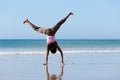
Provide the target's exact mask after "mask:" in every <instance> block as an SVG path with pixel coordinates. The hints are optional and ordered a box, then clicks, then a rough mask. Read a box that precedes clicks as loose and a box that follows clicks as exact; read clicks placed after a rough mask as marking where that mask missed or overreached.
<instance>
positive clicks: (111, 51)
mask: <svg viewBox="0 0 120 80" xmlns="http://www.w3.org/2000/svg"><path fill="white" fill-rule="evenodd" d="M45 53H46V51H0V55H36V54H45ZM57 53H58V51H57ZM63 53H64V54H76V53H79V54H82V53H89V54H94V53H120V49H106V50H105V49H104V50H103V49H100V50H99V49H96V50H63Z"/></svg>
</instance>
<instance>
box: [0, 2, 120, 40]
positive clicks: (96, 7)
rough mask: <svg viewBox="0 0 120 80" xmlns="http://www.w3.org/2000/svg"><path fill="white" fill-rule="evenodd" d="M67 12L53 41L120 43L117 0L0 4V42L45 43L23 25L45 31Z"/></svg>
mask: <svg viewBox="0 0 120 80" xmlns="http://www.w3.org/2000/svg"><path fill="white" fill-rule="evenodd" d="M69 12H73V13H74V15H72V16H70V17H69V18H68V20H67V21H66V22H65V23H64V24H63V25H62V26H61V28H60V29H59V31H58V32H57V33H56V38H57V39H120V0H0V39H45V38H46V36H45V35H44V34H40V33H38V32H36V31H34V30H33V29H32V28H31V27H30V26H29V25H28V24H23V21H24V20H25V19H26V18H28V19H29V20H30V21H31V22H32V23H34V24H35V25H37V26H40V27H46V28H48V27H52V26H54V25H55V24H56V23H57V22H58V21H59V20H61V19H62V18H64V17H65V16H66V15H67V14H68V13H69Z"/></svg>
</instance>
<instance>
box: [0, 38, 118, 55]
mask: <svg viewBox="0 0 120 80" xmlns="http://www.w3.org/2000/svg"><path fill="white" fill-rule="evenodd" d="M57 42H58V44H59V46H60V47H61V48H62V50H63V52H64V53H65V54H67V53H120V40H115V39H114V40H112V39H58V40H57ZM45 52H46V40H41V39H1V40H0V55H26V54H27V55H29V54H30V55H33V54H44V53H45Z"/></svg>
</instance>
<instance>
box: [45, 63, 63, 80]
mask: <svg viewBox="0 0 120 80" xmlns="http://www.w3.org/2000/svg"><path fill="white" fill-rule="evenodd" d="M63 71H64V65H63V66H61V72H60V74H59V75H58V76H57V75H56V74H52V75H50V74H49V70H48V65H46V80H62V76H63Z"/></svg>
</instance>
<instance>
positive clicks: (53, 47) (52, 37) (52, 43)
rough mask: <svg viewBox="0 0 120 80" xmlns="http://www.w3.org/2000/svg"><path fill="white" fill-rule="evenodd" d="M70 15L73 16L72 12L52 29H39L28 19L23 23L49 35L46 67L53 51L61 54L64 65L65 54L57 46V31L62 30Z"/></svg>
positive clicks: (47, 37)
mask: <svg viewBox="0 0 120 80" xmlns="http://www.w3.org/2000/svg"><path fill="white" fill-rule="evenodd" d="M70 15H73V13H72V12H70V13H69V14H68V15H67V16H65V17H64V18H63V19H62V20H60V21H59V22H58V23H57V24H56V25H55V26H53V27H52V28H42V27H38V26H36V25H34V24H33V23H31V22H30V21H29V20H28V19H26V20H25V21H24V22H23V23H28V24H29V25H30V26H31V27H32V28H33V29H34V30H35V31H37V32H40V33H44V34H45V35H47V36H46V39H47V51H46V63H45V64H44V65H47V64H48V55H49V51H51V53H56V51H57V50H58V51H59V52H60V53H61V59H62V60H61V62H62V64H63V65H64V61H63V52H62V50H61V48H60V47H59V45H58V44H57V41H56V39H55V34H56V32H57V30H58V29H59V28H60V26H61V25H62V24H63V23H64V22H65V21H66V20H67V18H68V17H69V16H70Z"/></svg>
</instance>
